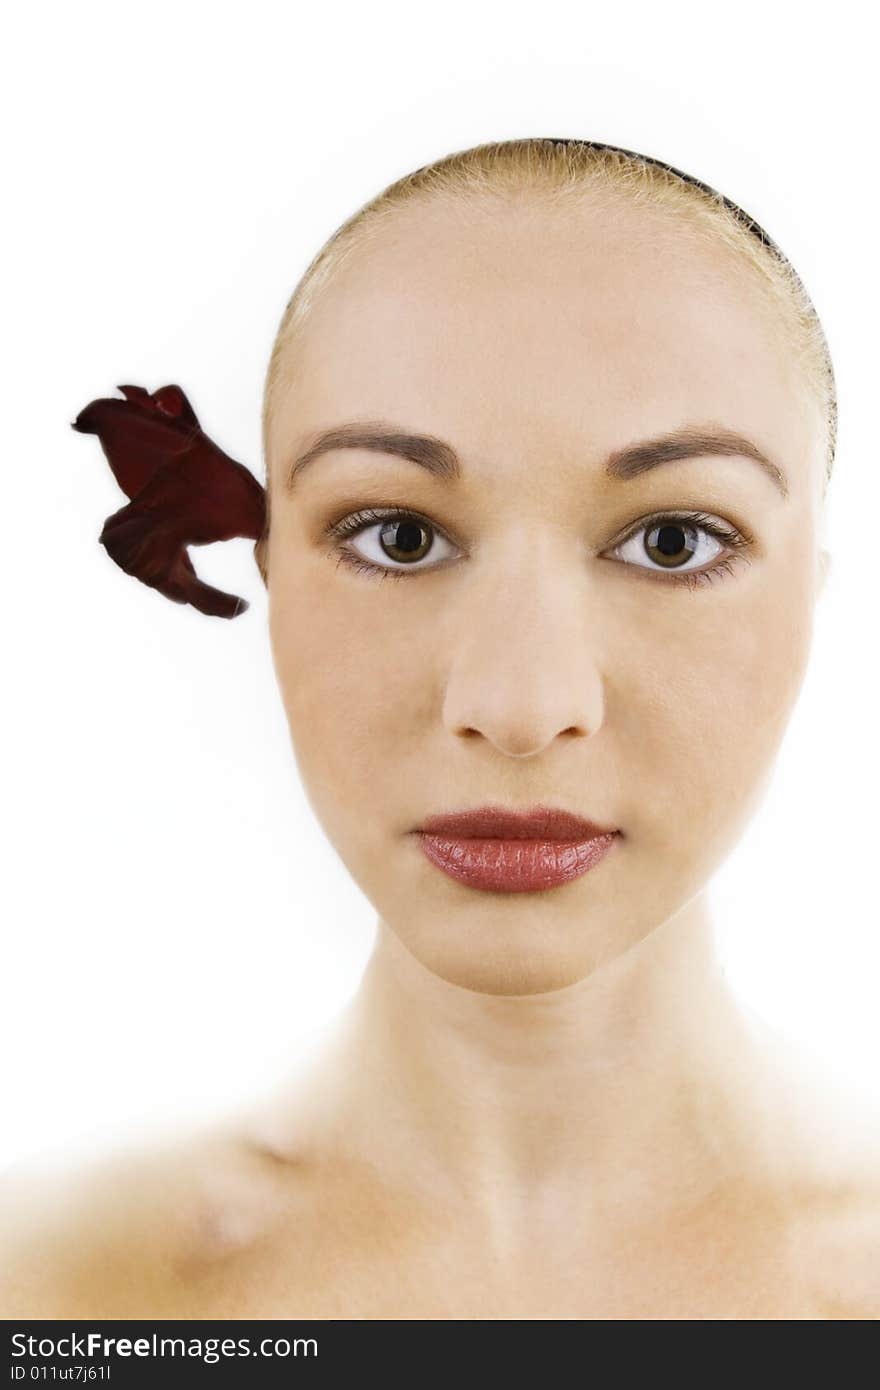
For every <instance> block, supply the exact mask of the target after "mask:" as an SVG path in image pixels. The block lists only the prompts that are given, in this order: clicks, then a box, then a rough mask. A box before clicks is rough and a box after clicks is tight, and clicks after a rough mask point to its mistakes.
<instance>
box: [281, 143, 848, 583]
mask: <svg viewBox="0 0 880 1390" xmlns="http://www.w3.org/2000/svg"><path fill="white" fill-rule="evenodd" d="M529 193H534V194H537V195H538V196H539V199H540V200H543V202H544V203H545V204H546V205H547V206H553V207H559V206H565V205H567V204H568V203H571V202H574V201H575V200H577V199H580V198H582V197H583V195H584V194H589V196H590V200H591V202H592V203H593V204H594V205H596V206H603V205H604V206H608V205H610V203H611V202H612V201H614V200H617V201H618V202H620V201H621V200H624V201H626V202H628V204H629V205H631V206H635V207H637V208H640V209H645V210H653V209H659V210H661V211H663V212H666V213H671V214H672V215H673V216H676V217H678V218H679V219H680V221H681V223H682V224H683V226H685V227H687V228H688V230H689V231H690V233H691V234H693V235H695V236H696V237H698V238H700V239H702V240H703V241H704V242H705V243H706V244H708V245H712V246H718V244H719V243H720V244H722V245H724V246H726V247H727V248H728V249H729V250H730V251H731V252H732V253H733V255H734V257H735V258H737V259H738V260H739V263H740V264H742V265H745V266H746V267H750V268H751V270H752V271H753V272H754V276H755V277H756V278H755V284H756V286H757V287H758V288H760V289H761V290H762V291H763V293H764V296H765V299H766V301H767V303H768V304H769V306H770V307H771V308H772V309H773V310H774V311H775V312H776V314H777V316H778V322H779V328H780V330H781V332H782V334H783V335H784V341H785V344H786V347H787V350H788V351H789V352H790V353H792V354H793V360H794V361H795V363H796V367H797V368H798V369H799V370H800V372H801V374H802V378H803V381H804V384H805V386H806V387H807V390H808V392H809V396H810V398H811V399H812V400H813V401H814V402H815V404H816V406H817V407H818V410H819V418H820V419H821V420H823V421H824V432H825V438H824V445H825V486H826V487H827V484H828V480H829V479H830V476H831V469H832V466H833V463H834V455H835V450H836V445H837V392H836V388H835V381H834V371H833V367H832V363H831V354H830V351H829V348H828V343H827V341H826V338H825V333H824V331H823V328H822V325H821V323H820V321H819V316H818V314H817V313H816V310H815V309H814V307H813V304H812V302H811V300H810V297H809V295H808V294H807V291H806V289H805V288H804V285H803V284H802V282H801V280H800V277H799V276H798V275H797V273H796V271H795V270H794V268H793V266H792V265H791V264H790V262H789V261H788V260H787V258H786V257H785V256H784V255H783V254H782V252H781V251H780V249H779V247H778V246H776V244H775V243H774V242H773V241H771V239H770V237H769V236H768V235H767V233H766V232H765V231H764V230H763V228H762V227H760V226H759V225H758V223H757V222H755V220H754V219H753V218H752V217H750V216H749V214H748V213H746V212H744V211H743V210H742V208H740V207H738V206H737V205H736V204H735V203H733V202H731V201H730V199H729V198H726V197H724V195H723V194H720V193H717V192H716V191H715V190H714V189H713V188H710V187H709V186H708V185H707V184H704V183H701V182H700V180H699V179H695V178H694V177H693V176H692V175H691V174H685V173H683V172H682V171H681V170H679V169H674V168H673V167H672V166H671V165H669V164H664V163H663V162H662V161H660V160H658V159H654V158H652V157H651V156H650V155H643V154H639V153H637V152H636V151H634V150H624V149H620V148H618V147H617V146H614V145H604V144H598V143H596V142H593V141H590V140H575V139H540V138H536V139H523V140H503V141H498V142H493V143H489V144H483V145H476V146H474V147H473V148H472V149H467V150H461V151H458V152H456V153H454V154H450V155H447V156H445V157H444V158H442V159H438V160H436V161H435V162H434V163H432V164H426V165H423V166H422V167H421V168H419V169H416V170H414V171H413V172H412V173H410V174H406V175H405V176H404V177H403V178H400V179H398V180H397V181H396V182H395V183H392V184H389V185H388V187H387V188H384V189H383V190H382V192H381V193H379V194H377V195H376V196H375V197H374V198H372V199H371V200H370V201H369V202H368V203H365V204H364V205H363V207H361V208H359V209H358V210H357V211H356V212H355V213H353V214H352V216H351V217H349V218H348V219H347V220H346V221H345V222H343V224H342V225H341V226H340V227H338V228H337V230H336V231H335V232H334V233H333V235H332V236H331V237H330V238H329V240H328V241H327V242H325V244H324V246H322V248H321V250H320V251H319V252H318V253H317V255H316V256H315V257H314V259H313V260H312V261H311V263H310V264H309V266H308V267H307V269H306V271H305V273H304V274H303V276H302V278H301V279H300V281H299V283H298V284H297V286H296V288H295V289H294V291H293V294H292V295H291V297H290V299H289V301H288V303H287V305H286V307H285V309H284V313H283V315H282V317H281V322H280V324H279V326H278V331H277V333H276V335H275V341H274V343H273V346H272V352H271V356H270V359H269V366H268V370H267V373H266V382H265V387H264V392H263V412H262V432H263V455H264V459H265V462H266V468H267V474H268V468H269V451H268V439H269V426H270V422H271V419H272V415H273V411H274V406H275V400H276V397H277V395H278V392H279V389H281V388H282V386H283V384H284V377H283V373H282V362H283V361H284V359H285V357H286V355H287V352H288V349H289V348H290V346H291V344H292V342H293V341H294V340H295V339H296V337H297V336H298V335H299V333H300V331H301V330H302V327H303V325H304V323H305V322H306V320H307V318H308V315H309V311H310V309H311V308H312V306H313V304H314V303H315V301H316V299H317V298H318V296H319V295H320V293H321V291H322V290H323V289H324V288H325V287H326V286H327V284H328V283H329V282H330V280H331V279H332V277H333V276H334V274H335V272H336V271H337V270H338V269H339V267H340V265H341V264H342V263H343V262H344V261H345V260H346V259H347V258H348V257H349V256H350V255H351V253H352V251H353V250H354V249H356V248H357V247H359V246H361V245H363V244H364V243H365V242H366V241H367V240H368V239H370V238H372V237H373V236H376V235H377V234H378V233H379V232H380V231H381V229H382V227H383V226H384V225H385V224H386V223H387V222H388V220H389V218H390V217H391V216H392V215H393V214H394V213H395V211H396V210H397V209H398V208H401V207H404V206H406V205H407V204H409V203H411V202H413V201H414V200H416V199H425V198H434V197H436V198H443V199H451V200H453V201H457V202H459V203H460V204H461V203H467V202H473V201H474V200H475V199H477V198H482V199H493V198H494V199H497V200H498V201H499V202H500V203H503V202H504V200H505V199H507V200H509V199H510V198H512V197H514V196H517V195H519V194H529ZM268 484H269V479H268V476H267V487H266V492H267V510H266V531H265V533H264V536H268V532H269V508H268V503H269V496H268V494H269V492H270V488H269V485H268ZM264 578H265V575H264Z"/></svg>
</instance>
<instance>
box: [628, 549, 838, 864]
mask: <svg viewBox="0 0 880 1390" xmlns="http://www.w3.org/2000/svg"><path fill="white" fill-rule="evenodd" d="M725 582H728V583H729V585H730V587H729V588H728V589H727V590H726V591H725V592H724V593H723V594H722V592H721V589H722V587H723V584H724V583H725ZM809 594H810V577H809V574H808V573H807V570H806V567H804V572H803V573H801V572H800V569H799V568H797V567H795V568H792V567H788V568H786V567H785V566H783V565H780V566H779V567H778V571H777V572H775V573H771V571H770V567H769V566H764V567H762V570H761V573H760V575H759V574H757V573H756V572H752V573H750V574H748V575H747V577H746V579H745V581H743V582H741V583H740V584H739V585H737V584H735V583H734V582H733V581H732V580H730V581H722V582H721V585H719V586H718V588H717V589H716V590H714V591H713V590H712V589H709V590H708V591H706V592H705V593H702V594H700V593H698V594H696V595H694V596H691V595H682V601H681V606H680V608H678V609H677V611H676V605H670V606H669V607H668V609H667V610H666V611H665V613H664V614H663V616H662V621H660V622H658V623H657V624H656V625H652V631H651V633H650V636H649V637H647V638H646V639H645V642H643V643H642V644H640V645H639V647H638V651H639V657H638V666H639V667H640V670H641V676H640V677H639V673H638V672H637V671H636V669H635V668H634V667H633V668H632V669H630V670H629V673H628V674H622V675H621V682H622V685H623V686H628V687H629V691H630V699H629V701H627V698H626V691H625V690H623V691H622V694H621V697H620V709H621V720H622V723H623V725H624V727H625V740H626V743H627V751H626V753H624V754H623V756H624V758H625V760H628V761H630V763H631V765H632V766H635V767H637V768H638V769H639V774H638V775H639V785H640V786H641V787H642V788H643V789H644V790H645V792H646V795H647V796H648V797H649V798H650V804H649V805H644V806H643V807H640V806H638V805H636V806H634V807H633V812H634V815H635V816H636V818H638V817H639V816H640V815H643V816H644V824H645V826H646V828H647V829H648V831H649V833H652V834H654V835H655V836H656V837H657V843H658V846H661V847H662V848H663V850H664V852H668V853H671V854H675V852H676V848H678V849H679V850H680V851H681V852H682V854H683V855H685V856H689V855H690V854H691V852H692V849H693V843H694V841H695V840H696V839H699V840H700V841H701V842H702V843H703V844H704V845H705V849H706V854H707V857H713V858H717V857H718V856H719V855H720V854H721V853H722V852H723V851H724V850H726V849H727V848H728V847H729V846H730V844H731V843H732V841H733V840H734V839H735V838H736V837H737V835H738V833H739V832H740V831H741V829H742V828H743V826H744V823H745V822H746V821H747V819H748V817H749V815H750V814H751V812H752V811H753V810H754V808H755V806H756V804H757V803H758V801H759V799H760V796H761V794H762V792H763V788H764V785H765V783H766V779H767V776H768V774H769V772H770V770H771V768H772V765H773V762H774V759H775V755H776V753H777V751H778V749H779V746H780V744H781V742H782V738H783V736H784V733H785V730H786V727H787V725H788V722H789V719H790V716H791V712H792V709H793V707H794V704H795V702H796V700H797V697H798V693H799V691H800V688H801V685H802V682H803V677H804V674H805V671H806V667H807V663H808V660H809V653H810V644H811V638H812V603H811V600H810V599H809V597H808V596H809ZM682 613H684V614H685V615H686V616H687V622H686V623H684V624H683V623H682ZM637 690H638V691H640V694H639V695H638V696H636V695H635V692H636V691H637Z"/></svg>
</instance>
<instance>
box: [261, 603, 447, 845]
mask: <svg viewBox="0 0 880 1390" xmlns="http://www.w3.org/2000/svg"><path fill="white" fill-rule="evenodd" d="M337 579H339V580H340V582H339V583H337V584H335V585H334V584H328V583H327V580H326V576H325V577H324V578H323V583H322V584H318V583H315V584H302V583H300V584H298V585H294V584H290V585H284V584H282V583H281V582H279V585H278V594H277V595H273V597H272V603H271V605H270V607H271V622H270V626H271V638H272V650H273V657H274V662H275V670H276V674H277V677H278V682H279V686H280V689H281V694H282V698H283V701H284V707H285V712H286V715H287V721H288V726H289V729H290V735H291V742H292V745H293V749H294V753H295V756H296V761H297V766H298V769H299V772H300V776H301V778H302V781H303V784H304V787H305V789H306V791H307V794H308V796H309V800H310V802H311V804H312V806H313V809H314V810H315V811H316V812H317V814H318V815H319V818H320V820H321V821H322V823H323V824H324V826H325V829H326V830H327V831H328V833H329V834H330V835H331V837H332V838H333V839H334V840H335V841H337V842H338V841H344V839H345V825H346V823H347V822H348V821H349V820H351V819H355V820H359V821H360V829H359V832H358V833H359V834H360V835H361V836H363V835H364V832H365V830H368V829H369V827H368V826H366V825H364V823H363V813H364V809H365V807H369V806H370V805H375V806H389V805H390V806H395V807H398V806H401V807H403V806H406V805H407V804H409V803H408V802H407V796H406V789H405V786H401V778H402V777H406V776H407V775H408V772H407V769H409V768H411V766H412V764H411V762H410V761H409V760H408V753H407V746H408V741H407V729H408V728H410V727H412V723H413V717H414V715H413V712H414V710H415V709H416V708H417V707H418V706H419V704H420V699H419V692H420V690H422V689H423V688H424V675H422V676H421V678H420V675H419V670H420V667H419V660H418V659H417V655H416V653H414V652H413V651H412V648H411V647H410V646H409V644H408V642H407V640H406V638H405V637H403V636H402V635H401V628H400V624H399V623H397V622H394V621H392V619H391V616H390V615H391V612H392V607H393V606H392V605H389V606H388V607H387V609H386V610H385V612H387V614H388V617H387V619H386V618H385V617H383V609H382V606H381V605H380V604H377V602H376V595H375V593H373V591H372V586H370V585H369V584H367V583H365V584H364V588H365V589H369V592H368V593H364V594H358V593H357V592H356V591H355V592H354V593H353V592H352V589H353V586H352V585H350V584H347V583H346V582H345V581H344V580H342V579H340V577H339V576H337ZM395 611H396V610H395ZM402 769H403V770H402ZM410 802H411V803H414V804H416V805H419V804H420V802H419V797H418V792H417V791H416V794H415V796H414V797H412V798H410ZM383 828H385V829H387V827H383Z"/></svg>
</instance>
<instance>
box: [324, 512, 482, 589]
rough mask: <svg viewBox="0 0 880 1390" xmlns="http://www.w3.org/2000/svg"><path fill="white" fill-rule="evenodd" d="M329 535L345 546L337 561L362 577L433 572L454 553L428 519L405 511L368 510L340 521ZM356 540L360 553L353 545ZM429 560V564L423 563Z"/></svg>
mask: <svg viewBox="0 0 880 1390" xmlns="http://www.w3.org/2000/svg"><path fill="white" fill-rule="evenodd" d="M330 534H331V535H332V536H334V537H335V538H336V539H338V540H345V541H346V544H345V545H339V546H338V547H337V550H338V554H339V560H340V562H341V563H343V564H347V565H351V566H352V567H353V568H354V569H356V570H360V571H361V572H363V573H367V574H373V575H379V576H381V577H382V578H386V577H390V578H393V579H398V578H401V577H403V576H404V575H405V574H409V573H411V572H413V571H417V572H418V571H424V570H426V569H434V568H435V566H436V563H437V561H438V560H445V559H448V558H449V556H450V555H454V554H455V553H456V551H455V547H454V546H453V545H452V543H451V541H449V540H447V538H446V537H445V536H444V535H443V533H442V532H441V531H440V530H438V528H437V527H436V526H435V525H434V523H433V522H431V521H428V519H427V517H423V516H419V514H418V513H417V512H411V511H407V510H406V509H405V508H404V507H382V508H381V509H377V508H373V507H367V508H365V509H364V510H363V511H360V512H353V513H352V514H351V515H350V516H346V517H343V518H342V520H341V521H338V522H336V523H335V525H333V526H332V527H331V528H330ZM354 537H357V539H358V543H359V545H360V546H361V549H358V548H357V547H356V546H354V544H353V539H354ZM429 558H430V559H431V563H430V564H423V563H422V561H427V560H428V559H429Z"/></svg>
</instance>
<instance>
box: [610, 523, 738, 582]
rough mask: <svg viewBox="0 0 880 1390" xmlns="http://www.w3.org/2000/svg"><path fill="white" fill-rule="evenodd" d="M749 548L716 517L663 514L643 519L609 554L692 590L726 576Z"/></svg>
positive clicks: (731, 528) (733, 528) (732, 528)
mask: <svg viewBox="0 0 880 1390" xmlns="http://www.w3.org/2000/svg"><path fill="white" fill-rule="evenodd" d="M750 545H751V538H750V537H748V536H746V535H745V534H744V533H743V532H742V531H740V530H739V529H738V528H737V527H735V526H732V525H730V523H729V522H726V521H721V520H720V519H719V518H717V517H711V516H707V515H706V514H705V513H704V512H667V513H658V514H656V515H654V516H650V517H646V518H644V519H643V520H642V521H640V522H639V523H638V526H637V527H635V529H634V530H632V531H630V533H629V535H628V536H627V537H625V538H624V540H623V541H622V542H621V543H620V544H619V545H617V546H616V547H615V548H614V551H613V552H612V553H613V554H616V555H617V556H618V558H620V559H621V560H623V561H624V562H625V563H627V564H633V565H636V566H638V567H639V568H640V569H646V570H649V571H652V572H653V573H665V574H666V575H667V576H668V577H669V578H670V579H672V580H673V581H679V582H681V583H687V584H690V585H691V587H693V586H695V585H696V584H698V583H706V582H709V581H710V580H712V579H713V578H715V577H716V576H719V577H720V575H721V574H724V573H730V571H731V570H732V568H733V562H734V561H735V560H736V559H739V558H746V557H745V555H744V554H743V552H745V551H746V550H747V549H748V547H749V546H750Z"/></svg>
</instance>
